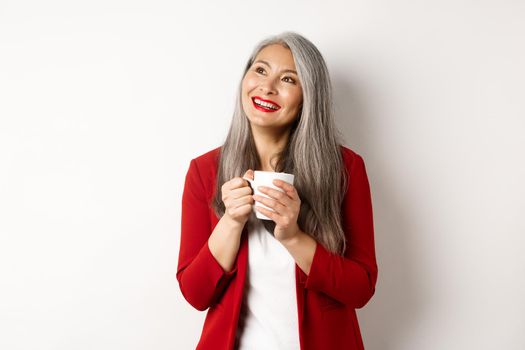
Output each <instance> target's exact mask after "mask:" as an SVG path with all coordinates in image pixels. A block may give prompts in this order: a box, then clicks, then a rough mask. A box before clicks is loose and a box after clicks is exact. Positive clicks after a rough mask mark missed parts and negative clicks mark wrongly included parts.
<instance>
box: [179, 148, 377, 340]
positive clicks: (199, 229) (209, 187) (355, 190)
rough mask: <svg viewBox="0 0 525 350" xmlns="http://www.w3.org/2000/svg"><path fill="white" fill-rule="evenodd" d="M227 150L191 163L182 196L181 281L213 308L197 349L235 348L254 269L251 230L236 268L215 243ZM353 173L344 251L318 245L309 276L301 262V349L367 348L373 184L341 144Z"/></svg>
mask: <svg viewBox="0 0 525 350" xmlns="http://www.w3.org/2000/svg"><path fill="white" fill-rule="evenodd" d="M219 150H220V147H217V148H215V149H213V150H211V151H208V152H207V153H204V154H202V155H200V156H198V157H196V158H194V159H192V160H191V161H190V164H189V168H188V171H187V173H186V178H185V184H184V192H183V194H182V210H181V214H182V219H181V240H180V251H179V261H178V267H177V280H178V282H179V287H180V290H181V292H182V295H183V296H184V298H185V299H186V300H187V301H188V303H190V304H191V305H192V306H193V307H194V308H196V309H197V310H200V311H204V310H206V309H207V310H208V311H207V314H206V319H205V321H204V325H203V329H202V334H201V337H200V340H199V342H198V344H197V347H196V348H197V349H206V350H207V349H212V350H222V349H233V348H234V344H235V333H236V330H237V322H238V319H239V312H240V307H241V302H242V295H243V287H244V282H245V276H246V269H247V258H248V239H247V229H246V227H245V228H244V229H243V235H242V238H241V244H240V247H239V252H238V254H237V258H236V260H235V264H234V268H233V270H232V271H231V272H228V273H226V272H225V271H224V270H223V269H222V267H221V266H220V265H219V263H218V262H217V260H215V258H214V257H213V255H212V254H211V252H210V249H209V247H208V237H209V236H210V235H211V233H212V231H213V229H214V228H215V225H217V222H218V221H219V219H220V218H218V217H217V216H216V215H215V213H214V212H213V209H212V208H211V204H210V203H211V198H212V195H213V192H214V189H215V181H216V168H217V164H218V154H219ZM341 152H342V154H343V159H344V163H345V166H346V168H347V169H348V170H349V173H350V181H349V185H348V186H349V188H348V192H347V194H346V196H345V198H344V202H343V205H342V217H343V228H344V230H345V233H346V238H347V250H346V252H345V256H344V257H342V256H338V255H335V254H332V253H331V252H329V251H328V250H327V249H325V248H324V247H323V246H322V245H321V244H319V243H317V247H316V250H315V254H314V258H313V261H312V265H311V269H310V273H309V274H308V275H306V274H305V273H304V272H303V271H302V270H301V269H300V268H299V266H298V265H297V264H296V265H295V277H296V278H295V280H296V293H297V295H296V296H297V309H298V317H299V339H300V344H301V349H302V350H314V349H315V350H325V349H330V350H337V349H364V347H363V341H362V338H361V332H360V329H359V324H358V321H357V316H356V312H355V309H359V308H362V307H363V306H365V305H366V304H367V302H368V301H369V300H370V298H371V297H372V295H374V292H375V285H376V281H377V274H378V272H377V264H376V257H375V248H374V227H373V218H372V201H371V194H370V186H369V183H368V178H367V175H366V169H365V164H364V161H363V158H362V157H361V156H360V155H359V154H357V153H355V152H354V151H352V150H351V149H349V148H346V147H344V146H341Z"/></svg>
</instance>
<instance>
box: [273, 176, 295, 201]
mask: <svg viewBox="0 0 525 350" xmlns="http://www.w3.org/2000/svg"><path fill="white" fill-rule="evenodd" d="M273 184H274V185H275V186H277V187H279V188H282V189H283V190H284V191H285V192H286V193H287V194H288V195H289V196H290V197H292V198H293V199H297V198H299V194H298V193H297V190H296V188H295V186H293V185H292V184H290V183H288V182H286V181H283V180H279V179H274V180H273Z"/></svg>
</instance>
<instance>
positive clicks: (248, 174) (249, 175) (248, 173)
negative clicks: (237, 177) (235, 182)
mask: <svg viewBox="0 0 525 350" xmlns="http://www.w3.org/2000/svg"><path fill="white" fill-rule="evenodd" d="M253 175H254V172H253V170H252V169H248V170H246V172H245V173H244V175H243V176H242V177H247V178H249V179H250V180H253Z"/></svg>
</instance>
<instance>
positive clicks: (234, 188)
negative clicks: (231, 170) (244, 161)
mask: <svg viewBox="0 0 525 350" xmlns="http://www.w3.org/2000/svg"><path fill="white" fill-rule="evenodd" d="M243 177H248V178H249V179H251V180H253V170H252V169H248V171H246V173H244V176H243ZM221 193H222V201H223V203H224V206H225V207H226V211H225V212H224V215H226V216H227V217H228V218H230V219H231V220H233V221H234V222H235V223H238V224H239V225H241V226H244V224H245V223H246V221H248V219H249V217H250V214H251V212H252V205H253V203H254V200H253V198H252V193H253V192H252V189H251V187H250V183H249V182H248V181H246V180H245V179H243V178H241V177H238V176H237V177H234V178H233V179H231V180H229V181H227V182H225V183H224V184H223V185H222V187H221Z"/></svg>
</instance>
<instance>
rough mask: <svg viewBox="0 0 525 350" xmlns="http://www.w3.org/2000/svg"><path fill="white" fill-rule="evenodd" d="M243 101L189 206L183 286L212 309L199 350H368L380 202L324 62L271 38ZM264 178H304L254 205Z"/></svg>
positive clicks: (209, 156) (201, 171)
mask: <svg viewBox="0 0 525 350" xmlns="http://www.w3.org/2000/svg"><path fill="white" fill-rule="evenodd" d="M236 102H237V103H236V108H235V112H234V115H233V119H232V124H231V127H230V130H229V133H228V135H227V138H226V140H225V142H224V143H223V145H222V146H220V147H218V148H215V149H213V150H211V151H209V152H207V153H204V154H202V155H200V156H198V157H196V158H194V159H192V160H191V162H190V164H189V169H188V171H187V174H186V178H185V185H184V192H183V196H182V220H181V244H180V252H179V263H178V268H177V280H178V282H179V286H180V289H181V292H182V294H183V296H184V298H185V299H186V300H187V301H188V302H189V303H190V304H191V305H192V306H193V307H195V308H196V309H197V310H201V311H204V310H208V311H207V314H206V319H205V322H204V326H203V330H202V334H201V337H200V340H199V342H198V345H197V349H265V350H267V349H331V350H334V349H363V342H362V338H361V333H360V329H359V325H358V321H357V317H356V312H355V309H357V308H362V307H363V306H364V305H365V304H366V303H367V302H368V301H369V300H370V299H371V297H372V296H373V294H374V292H375V285H376V280H377V275H378V270H377V264H376V257H375V249H374V229H373V217H372V202H371V193H370V187H369V182H368V178H367V174H366V169H365V164H364V161H363V158H362V157H361V156H360V155H359V154H357V153H356V152H354V151H352V150H351V149H349V148H347V147H345V146H343V145H342V142H340V141H339V138H340V135H338V134H337V131H336V127H335V125H334V119H333V109H332V92H331V84H330V78H329V74H328V70H327V67H326V64H325V61H324V59H323V57H322V56H321V54H320V52H319V51H318V49H317V48H316V47H315V46H314V45H313V44H312V43H311V42H310V41H309V40H307V39H306V38H304V37H303V36H301V35H299V34H297V33H294V32H284V33H281V34H280V35H276V36H273V37H270V38H267V39H265V40H263V41H262V42H260V43H259V44H258V45H257V46H256V47H255V49H254V50H253V53H252V55H251V56H250V58H249V60H248V63H247V65H246V67H245V69H244V74H243V78H242V80H241V84H240V86H239V94H238V95H237V101H236ZM253 170H264V171H276V172H287V173H292V174H294V175H295V178H294V185H291V184H288V183H286V182H282V181H280V182H279V181H276V182H274V185H276V186H278V187H279V188H280V189H282V192H281V191H277V190H275V189H270V188H260V189H261V192H262V193H264V194H266V195H267V196H268V197H270V198H266V199H265V198H264V197H257V196H255V197H254V196H253V191H252V189H251V188H250V186H249V182H248V181H246V180H245V179H243V177H248V178H250V179H253ZM255 201H257V202H260V203H262V204H264V205H265V206H267V207H269V208H271V209H272V211H270V210H267V209H265V208H263V207H261V206H259V205H255ZM254 210H259V211H260V212H261V213H263V214H264V215H266V216H268V217H269V218H271V219H272V220H271V221H268V220H259V219H257V218H256V216H255V215H254Z"/></svg>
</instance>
